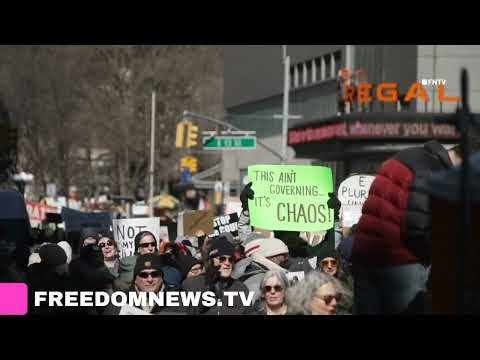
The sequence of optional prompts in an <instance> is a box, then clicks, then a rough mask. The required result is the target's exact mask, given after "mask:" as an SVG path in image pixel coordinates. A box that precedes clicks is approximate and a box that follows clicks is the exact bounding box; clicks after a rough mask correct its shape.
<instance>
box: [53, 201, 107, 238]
mask: <svg viewBox="0 0 480 360" xmlns="http://www.w3.org/2000/svg"><path fill="white" fill-rule="evenodd" d="M61 214H62V218H63V220H64V222H65V229H66V231H67V232H79V233H81V232H82V229H83V228H85V227H96V228H99V230H100V231H101V230H103V231H108V230H110V228H111V226H112V215H111V214H110V213H108V212H99V213H85V212H81V211H77V210H72V209H69V208H65V207H64V208H62V213H61Z"/></svg>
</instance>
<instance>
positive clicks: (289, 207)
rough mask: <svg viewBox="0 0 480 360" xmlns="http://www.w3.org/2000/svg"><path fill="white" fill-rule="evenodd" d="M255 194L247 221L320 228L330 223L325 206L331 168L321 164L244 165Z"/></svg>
mask: <svg viewBox="0 0 480 360" xmlns="http://www.w3.org/2000/svg"><path fill="white" fill-rule="evenodd" d="M248 178H249V180H250V181H251V182H252V190H253V191H254V192H255V198H254V199H253V200H249V202H248V208H249V210H250V222H251V224H252V225H253V226H255V227H259V228H262V229H269V230H285V231H307V232H313V231H322V230H328V229H331V228H332V227H333V218H334V216H333V215H334V214H333V210H331V209H329V208H328V206H327V201H328V199H329V197H328V193H330V192H333V179H332V170H331V169H330V168H327V167H323V166H301V165H254V166H249V167H248Z"/></svg>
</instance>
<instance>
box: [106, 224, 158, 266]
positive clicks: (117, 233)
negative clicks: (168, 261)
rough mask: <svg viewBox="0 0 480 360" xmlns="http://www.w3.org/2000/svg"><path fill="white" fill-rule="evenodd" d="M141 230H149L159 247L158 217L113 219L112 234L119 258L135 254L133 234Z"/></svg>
mask: <svg viewBox="0 0 480 360" xmlns="http://www.w3.org/2000/svg"><path fill="white" fill-rule="evenodd" d="M142 231H150V232H151V233H152V234H153V235H155V238H156V240H157V249H158V248H159V247H160V242H159V239H160V218H141V219H120V220H113V236H114V238H115V241H116V242H117V245H118V251H119V254H120V258H124V257H126V256H133V255H135V236H137V234H138V233H140V232H142Z"/></svg>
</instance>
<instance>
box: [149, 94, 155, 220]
mask: <svg viewBox="0 0 480 360" xmlns="http://www.w3.org/2000/svg"><path fill="white" fill-rule="evenodd" d="M156 98H157V93H156V91H155V89H154V90H153V91H152V126H151V130H150V187H149V196H148V201H149V203H150V206H151V215H152V216H153V204H152V199H153V195H154V191H153V190H154V189H153V186H154V184H153V181H154V177H153V172H154V167H155V112H156V108H155V105H156Z"/></svg>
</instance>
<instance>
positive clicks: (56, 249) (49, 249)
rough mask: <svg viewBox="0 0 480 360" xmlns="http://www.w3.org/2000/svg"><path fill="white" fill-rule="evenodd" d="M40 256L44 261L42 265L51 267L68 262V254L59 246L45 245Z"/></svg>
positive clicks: (39, 253) (40, 251)
mask: <svg viewBox="0 0 480 360" xmlns="http://www.w3.org/2000/svg"><path fill="white" fill-rule="evenodd" d="M38 255H39V256H40V259H41V260H42V264H45V265H50V266H58V265H62V264H65V263H66V262H67V254H66V253H65V251H64V250H63V249H62V248H61V247H60V246H58V245H57V244H45V245H43V246H42V247H40V250H39V251H38Z"/></svg>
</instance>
